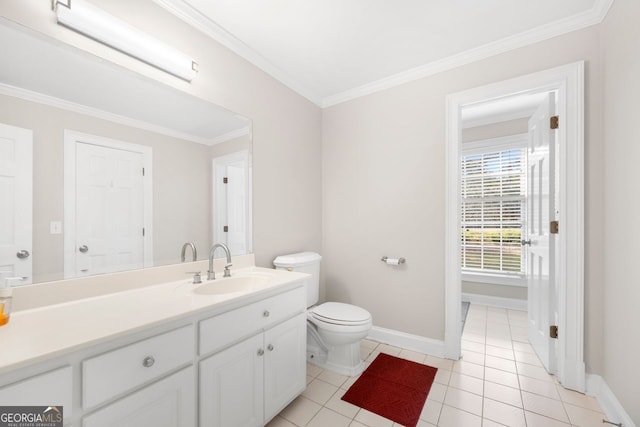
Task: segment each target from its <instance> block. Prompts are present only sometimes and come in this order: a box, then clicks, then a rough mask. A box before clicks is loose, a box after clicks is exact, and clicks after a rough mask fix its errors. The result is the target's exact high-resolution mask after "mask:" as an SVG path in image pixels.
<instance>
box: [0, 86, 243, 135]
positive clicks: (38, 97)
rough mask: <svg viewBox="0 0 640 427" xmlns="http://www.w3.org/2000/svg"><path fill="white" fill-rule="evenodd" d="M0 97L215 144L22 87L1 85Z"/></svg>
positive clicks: (184, 133)
mask: <svg viewBox="0 0 640 427" xmlns="http://www.w3.org/2000/svg"><path fill="white" fill-rule="evenodd" d="M0 95H6V96H11V97H14V98H19V99H24V100H26V101H31V102H36V103H38V104H43V105H48V106H50V107H54V108H60V109H62V110H67V111H72V112H74V113H78V114H84V115H86V116H90V117H95V118H97V119H102V120H108V121H110V122H113V123H118V124H121V125H125V126H131V127H134V128H137V129H143V130H147V131H150V132H155V133H158V134H161V135H166V136H170V137H172V138H178V139H183V140H186V141H190V142H195V143H198V144H203V145H213V144H215V142H214V141H215V139H216V138H213V139H209V138H203V137H200V136H196V135H192V134H189V133H186V132H180V131H177V130H175V129H170V128H166V127H163V126H158V125H156V124H153V123H149V122H145V121H143V120H136V119H132V118H130V117H126V116H121V115H119V114H113V113H110V112H108V111H104V110H100V109H98V108H93V107H88V106H86V105H82V104H77V103H75V102H71V101H67V100H65V99H61V98H56V97H55V96H50V95H45V94H43V93H40V92H34V91H31V90H27V89H23V88H20V87H16V86H11V85H8V84H5V83H0ZM241 130H243V129H241ZM222 136H224V135H222ZM218 138H220V137H218Z"/></svg>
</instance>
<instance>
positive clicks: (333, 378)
mask: <svg viewBox="0 0 640 427" xmlns="http://www.w3.org/2000/svg"><path fill="white" fill-rule="evenodd" d="M349 378H350V377H349V376H347V375H340V374H336V373H335V372H331V371H324V372H322V373H321V374H320V375H318V376H317V379H319V380H322V381H324V382H326V383H329V384H331V385H334V386H336V387H340V386H341V385H342V384H344V382H345V381H347V380H348V379H349Z"/></svg>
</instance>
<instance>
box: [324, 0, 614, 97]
mask: <svg viewBox="0 0 640 427" xmlns="http://www.w3.org/2000/svg"><path fill="white" fill-rule="evenodd" d="M613 2H614V0H597V1H596V4H595V5H594V6H593V7H592V8H591V9H589V10H587V11H584V12H582V13H579V14H576V15H573V16H570V17H567V18H564V19H560V20H558V21H554V22H550V23H548V24H545V25H541V26H539V27H536V28H533V29H531V30H527V31H523V32H521V33H518V34H515V35H513V36H510V37H506V38H503V39H500V40H497V41H495V42H491V43H487V44H485V45H482V46H479V47H477V48H474V49H469V50H467V51H464V52H461V53H459V54H456V55H452V56H449V57H447V58H443V59H440V60H437V61H433V62H430V63H428V64H425V65H421V66H419V67H415V68H412V69H410V70H407V71H403V72H401V73H398V74H394V75H392V76H389V77H385V78H383V79H380V80H377V81H374V82H371V83H367V84H365V85H362V86H358V87H356V88H353V89H349V90H346V91H344V92H342V93H338V94H335V95H331V96H328V97H326V98H324V99H323V100H322V104H321V105H320V106H321V107H322V108H327V107H331V106H333V105H336V104H340V103H343V102H347V101H350V100H352V99H355V98H359V97H361V96H365V95H370V94H372V93H375V92H379V91H382V90H385V89H389V88H392V87H394V86H398V85H401V84H404V83H408V82H412V81H414V80H418V79H421V78H424V77H429V76H432V75H434V74H438V73H441V72H443V71H448V70H451V69H454V68H457V67H461V66H463V65H467V64H471V63H473V62H476V61H480V60H482V59H486V58H489V57H492V56H495V55H499V54H501V53H505V52H508V51H511V50H514V49H518V48H521V47H524V46H528V45H531V44H534V43H538V42H541V41H544V40H548V39H551V38H553V37H557V36H561V35H563V34H567V33H570V32H573V31H577V30H580V29H583V28H587V27H590V26H592V25H596V24H599V23H600V22H602V20H603V19H604V18H605V17H606V15H607V13H608V12H609V9H610V7H611V5H612V4H613Z"/></svg>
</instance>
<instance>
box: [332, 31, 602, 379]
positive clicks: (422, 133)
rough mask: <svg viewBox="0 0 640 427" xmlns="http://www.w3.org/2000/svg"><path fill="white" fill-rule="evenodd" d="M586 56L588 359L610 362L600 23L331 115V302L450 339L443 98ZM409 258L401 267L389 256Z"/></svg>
mask: <svg viewBox="0 0 640 427" xmlns="http://www.w3.org/2000/svg"><path fill="white" fill-rule="evenodd" d="M583 59H584V60H586V102H587V105H588V107H587V112H586V115H587V116H586V123H587V125H586V162H587V164H586V169H587V171H588V175H587V177H586V228H587V230H586V246H587V254H586V257H587V258H586V262H585V265H586V269H587V271H586V307H585V310H586V316H585V317H586V325H585V327H586V332H585V335H586V336H585V340H586V347H587V348H586V362H587V365H588V369H589V371H591V372H600V369H601V360H602V334H601V326H600V325H601V322H602V312H601V309H600V304H601V294H602V288H601V286H602V283H601V281H602V249H601V242H602V238H601V233H600V231H599V227H600V225H601V224H602V203H601V200H602V188H601V178H602V164H601V158H602V156H601V152H602V147H601V142H600V109H599V105H600V97H601V93H600V82H601V80H600V79H601V77H600V62H599V60H600V58H599V29H598V27H591V28H587V29H584V30H581V31H577V32H573V33H570V34H567V35H564V36H561V37H557V38H554V39H552V40H548V41H545V42H541V43H538V44H534V45H531V46H528V47H525V48H521V49H518V50H515V51H511V52H508V53H505V54H501V55H498V56H495V57H492V58H489V59H486V60H483V61H479V62H476V63H473V64H470V65H467V66H463V67H460V68H456V69H453V70H451V71H447V72H444V73H441V74H437V75H434V76H431V77H427V78H423V79H420V80H417V81H414V82H410V83H406V84H403V85H401V86H398V87H395V88H391V89H388V90H385V91H381V92H378V93H375V94H372V95H369V96H365V97H362V98H358V99H355V100H352V101H349V102H345V103H343V104H339V105H336V106H333V107H331V108H327V109H325V110H323V129H322V130H323V135H322V137H323V153H322V155H323V157H322V158H323V165H322V167H323V230H324V231H323V249H324V255H325V258H324V260H323V271H324V274H325V279H326V291H327V299H331V300H338V301H346V302H352V303H355V304H358V305H361V306H362V307H364V308H366V309H368V310H370V311H371V313H372V315H373V320H374V324H375V325H378V326H382V327H385V328H390V329H395V330H399V331H403V332H407V333H411V334H416V335H420V336H424V337H429V338H433V339H439V340H442V339H443V338H444V268H443V265H444V255H443V253H444V231H443V228H444V198H445V195H444V186H445V171H444V165H445V97H446V95H447V94H449V93H454V92H458V91H462V90H465V89H469V88H473V87H477V86H481V85H484V84H488V83H491V82H496V81H500V80H504V79H508V78H511V77H516V76H520V75H523V74H528V73H531V72H535V71H539V70H544V69H548V68H552V67H555V66H559V65H563V64H567V63H570V62H574V61H578V60H583ZM383 255H387V256H390V257H397V256H404V257H406V258H407V264H406V266H404V267H403V268H392V267H389V266H387V265H385V264H383V263H382V262H380V257H381V256H383Z"/></svg>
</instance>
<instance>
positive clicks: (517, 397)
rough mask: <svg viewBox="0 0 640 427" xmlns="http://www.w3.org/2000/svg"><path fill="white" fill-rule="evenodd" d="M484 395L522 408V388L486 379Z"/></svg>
mask: <svg viewBox="0 0 640 427" xmlns="http://www.w3.org/2000/svg"><path fill="white" fill-rule="evenodd" d="M484 397H486V398H488V399H493V400H497V401H498V402H502V403H506V404H507V405H511V406H517V407H518V408H522V397H521V393H520V390H519V389H517V388H513V387H507V386H506V385H502V384H497V383H492V382H489V381H485V383H484Z"/></svg>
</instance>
